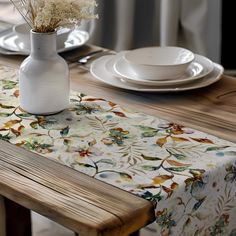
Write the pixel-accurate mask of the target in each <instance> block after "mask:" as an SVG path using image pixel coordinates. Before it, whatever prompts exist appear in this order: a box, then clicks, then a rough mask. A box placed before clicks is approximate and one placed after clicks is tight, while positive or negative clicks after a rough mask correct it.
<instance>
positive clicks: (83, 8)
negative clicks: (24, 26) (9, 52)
mask: <svg viewBox="0 0 236 236" xmlns="http://www.w3.org/2000/svg"><path fill="white" fill-rule="evenodd" d="M10 1H11V2H12V3H13V4H14V6H15V7H16V9H17V10H18V11H19V13H20V14H21V15H22V17H23V18H24V19H25V21H26V22H27V23H28V24H29V25H30V26H31V28H32V29H33V30H34V31H35V32H52V31H55V30H58V29H59V28H62V27H68V28H71V27H74V26H76V25H79V24H80V23H81V21H82V20H91V19H95V18H98V16H97V15H95V14H94V8H95V7H96V6H97V4H96V1H95V0H10Z"/></svg>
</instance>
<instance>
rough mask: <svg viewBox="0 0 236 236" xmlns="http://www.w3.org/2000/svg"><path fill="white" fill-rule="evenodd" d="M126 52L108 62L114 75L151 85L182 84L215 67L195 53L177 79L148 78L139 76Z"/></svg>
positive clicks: (204, 74) (108, 66) (205, 73)
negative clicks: (125, 58)
mask: <svg viewBox="0 0 236 236" xmlns="http://www.w3.org/2000/svg"><path fill="white" fill-rule="evenodd" d="M125 53H126V52H121V53H119V54H118V55H117V56H115V58H113V59H111V60H110V61H108V63H107V69H108V70H109V71H111V72H112V74H113V75H116V76H118V77H121V78H122V79H124V80H125V81H127V82H130V83H135V84H141V85H149V86H152V85H154V86H167V85H180V84H185V83H190V82H193V81H195V80H197V79H200V78H202V77H204V76H206V75H207V74H209V73H210V72H211V71H212V70H213V68H214V65H213V62H212V61H211V60H209V59H208V58H206V57H204V56H201V55H197V54H195V60H194V61H193V62H192V63H191V64H190V66H189V67H188V69H187V70H186V72H185V74H184V75H183V76H181V77H179V78H177V79H171V80H158V81H157V80H156V81H153V80H147V79H142V78H140V77H138V76H137V75H136V74H135V72H134V71H133V70H132V68H131V67H130V66H129V64H128V63H126V61H125V60H124V59H123V56H124V55H125Z"/></svg>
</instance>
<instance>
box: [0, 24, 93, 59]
mask: <svg viewBox="0 0 236 236" xmlns="http://www.w3.org/2000/svg"><path fill="white" fill-rule="evenodd" d="M73 34H80V36H83V38H84V40H83V42H82V43H81V44H79V45H77V44H76V45H73V46H71V47H63V48H59V49H57V52H58V53H62V52H67V51H70V50H72V49H75V48H79V47H81V46H83V45H84V44H86V43H87V42H88V40H89V38H90V35H89V33H88V32H87V31H85V30H80V29H74V30H73V31H72V32H70V34H69V35H68V40H69V37H70V36H71V35H73ZM6 37H17V35H16V34H15V33H14V32H13V30H12V28H9V29H6V30H3V31H1V32H0V49H3V50H0V53H1V54H5V55H29V54H30V50H28V49H22V50H13V49H12V50H11V49H9V47H7V48H6V47H5V46H4V45H3V42H4V39H5V38H6ZM71 37H72V36H71ZM76 37H79V36H76Z"/></svg>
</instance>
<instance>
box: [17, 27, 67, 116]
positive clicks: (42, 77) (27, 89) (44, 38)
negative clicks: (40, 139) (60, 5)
mask: <svg viewBox="0 0 236 236" xmlns="http://www.w3.org/2000/svg"><path fill="white" fill-rule="evenodd" d="M30 36H31V53H30V55H29V56H28V57H27V58H26V59H25V60H24V61H23V62H22V64H21V66H20V71H19V85H20V96H19V99H20V106H21V108H22V109H23V110H25V111H26V112H28V113H31V114H36V115H49V114H53V113H57V112H60V111H62V110H64V109H66V108H67V107H68V105H69V90H70V86H69V69H68V65H67V63H66V62H65V60H64V59H63V58H62V57H61V56H59V55H58V53H57V51H56V48H57V47H56V32H52V33H37V32H33V31H32V30H31V35H30Z"/></svg>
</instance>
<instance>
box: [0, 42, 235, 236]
mask: <svg viewBox="0 0 236 236" xmlns="http://www.w3.org/2000/svg"><path fill="white" fill-rule="evenodd" d="M95 49H97V47H95V46H89V45H87V46H85V47H83V48H82V49H78V50H74V51H73V53H68V54H64V57H65V58H66V59H67V60H68V61H70V60H71V59H72V58H74V57H76V56H79V55H84V54H86V53H88V52H90V51H93V50H95ZM23 59H24V57H21V56H14V57H12V56H0V64H3V65H10V66H13V67H16V68H18V66H19V64H20V63H21V61H22V60H23ZM69 67H70V74H71V88H73V90H76V91H79V92H82V93H85V94H89V95H92V96H96V97H102V98H104V99H107V100H110V101H113V102H115V103H117V104H120V105H125V106H126V107H129V108H132V109H133V110H137V111H141V112H144V113H146V114H150V115H154V116H158V117H160V118H164V119H165V120H170V121H174V122H177V123H179V124H183V125H186V126H188V127H192V128H195V129H197V130H200V131H204V132H206V133H209V134H212V135H216V136H218V137H220V138H223V139H226V140H228V141H232V142H236V136H235V131H236V96H235V94H236V79H235V78H233V77H229V76H226V75H223V77H222V79H221V80H220V81H219V82H217V83H215V84H213V85H211V86H209V87H206V88H201V89H198V90H193V91H189V92H181V93H165V94H158V93H143V92H131V91H127V90H122V89H116V88H114V87H111V86H107V85H104V84H102V83H101V82H98V81H96V80H95V79H94V78H93V77H92V75H91V74H90V73H89V71H88V70H85V69H84V68H83V67H80V66H78V65H77V64H76V63H69ZM0 150H1V151H0V164H1V165H0V168H1V174H0V194H1V195H2V196H4V197H6V198H8V199H10V200H12V201H14V202H16V203H18V204H20V205H22V206H23V207H26V208H28V209H32V210H34V211H36V212H39V213H40V214H42V215H44V216H46V217H48V218H51V219H53V220H55V221H56V222H58V223H60V224H62V225H65V226H66V227H68V228H70V229H72V230H74V231H75V232H78V233H80V235H111V234H114V235H128V234H131V233H132V232H135V231H136V230H138V229H140V228H142V227H143V226H145V225H146V224H148V223H150V222H152V221H153V220H154V211H153V209H154V208H153V206H152V204H151V203H150V202H148V201H146V200H144V199H141V198H139V197H136V196H134V195H132V194H130V193H128V192H125V191H123V190H120V189H118V188H115V187H113V186H111V185H108V184H105V183H102V182H100V181H98V180H95V179H92V178H90V177H88V176H86V175H84V174H81V173H78V172H77V171H74V170H72V169H70V168H67V167H65V166H62V165H60V164H58V163H55V162H52V161H50V160H47V159H41V158H37V156H38V155H37V154H32V153H29V152H28V151H26V150H23V149H21V148H18V147H16V146H14V145H12V144H8V143H5V142H4V141H1V142H0ZM27 166H30V167H31V168H30V169H29V168H27Z"/></svg>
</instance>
